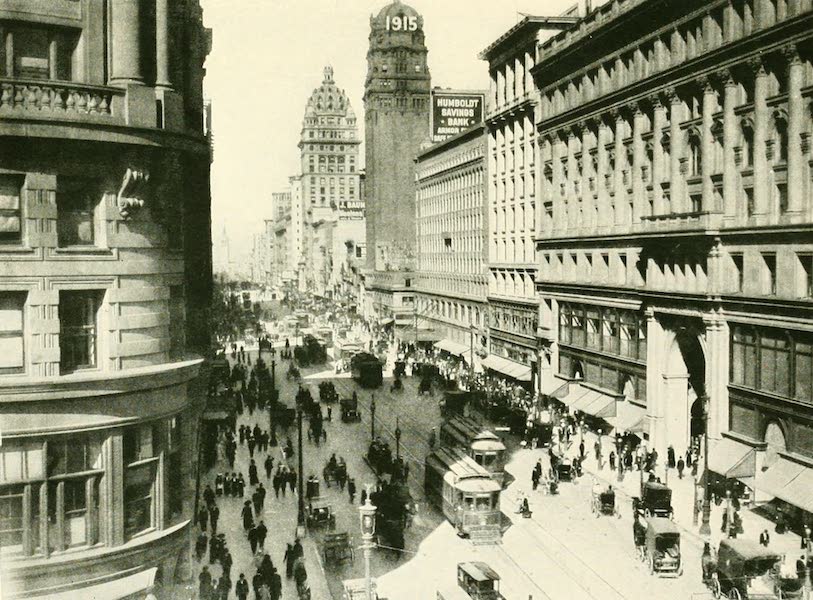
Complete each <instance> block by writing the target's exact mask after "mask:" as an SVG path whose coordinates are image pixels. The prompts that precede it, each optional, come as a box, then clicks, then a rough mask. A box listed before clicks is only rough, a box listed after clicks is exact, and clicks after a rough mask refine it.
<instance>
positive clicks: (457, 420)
mask: <svg viewBox="0 0 813 600" xmlns="http://www.w3.org/2000/svg"><path fill="white" fill-rule="evenodd" d="M440 445H441V446H446V447H450V448H458V449H460V450H463V451H464V452H466V454H468V455H469V456H471V457H472V458H473V459H474V462H476V463H477V464H479V465H481V466H482V467H483V468H485V470H486V471H488V472H489V473H490V474H491V478H492V479H493V480H494V481H496V482H497V483H499V484H500V486H503V485H504V482H505V444H503V443H502V440H500V438H499V437H498V436H497V435H496V434H494V433H492V432H491V431H489V430H487V429H484V428H483V426H482V425H480V424H479V423H478V422H477V421H475V420H474V419H472V418H469V417H462V416H456V417H452V418H451V419H448V420H447V421H445V422H444V423H443V425H441V427H440Z"/></svg>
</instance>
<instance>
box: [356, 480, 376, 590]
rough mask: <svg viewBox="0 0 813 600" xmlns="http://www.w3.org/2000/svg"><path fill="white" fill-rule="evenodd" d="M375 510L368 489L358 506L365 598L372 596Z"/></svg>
mask: <svg viewBox="0 0 813 600" xmlns="http://www.w3.org/2000/svg"><path fill="white" fill-rule="evenodd" d="M375 511H376V507H375V506H373V503H372V502H370V495H369V490H368V494H367V501H366V503H365V504H363V505H362V506H359V520H360V522H361V540H362V545H361V548H362V550H364V588H365V593H366V596H365V597H366V600H375V599H374V598H373V582H372V579H371V577H370V555H371V554H372V551H373V548H375Z"/></svg>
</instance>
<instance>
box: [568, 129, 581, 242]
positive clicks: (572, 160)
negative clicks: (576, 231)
mask: <svg viewBox="0 0 813 600" xmlns="http://www.w3.org/2000/svg"><path fill="white" fill-rule="evenodd" d="M577 172H578V165H577V164H576V134H575V133H574V132H573V130H572V129H571V130H569V131H568V132H567V179H566V180H565V190H566V194H565V202H566V203H567V228H568V230H571V229H573V228H574V227H578V224H579V223H578V222H579V199H578V198H576V194H575V190H574V187H575V185H574V182H575V181H576V173H577Z"/></svg>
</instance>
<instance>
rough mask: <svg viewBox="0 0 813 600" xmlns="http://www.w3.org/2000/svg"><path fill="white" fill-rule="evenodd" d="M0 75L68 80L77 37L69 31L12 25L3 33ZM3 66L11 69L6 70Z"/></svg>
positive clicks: (70, 74)
mask: <svg viewBox="0 0 813 600" xmlns="http://www.w3.org/2000/svg"><path fill="white" fill-rule="evenodd" d="M5 33H6V35H7V38H6V40H4V46H5V50H6V51H7V52H10V54H11V55H10V56H5V57H4V58H5V60H3V61H0V75H2V76H6V77H17V78H20V79H55V80H63V81H70V80H71V79H72V75H73V73H72V62H73V51H74V49H75V48H76V41H77V39H78V36H77V35H76V34H75V33H73V32H72V31H70V30H67V29H65V30H60V29H56V28H47V27H36V26H28V25H26V26H12V27H10V28H9V29H8V30H7V31H6V32H5ZM7 65H8V66H10V67H11V69H12V72H11V73H9V72H7Z"/></svg>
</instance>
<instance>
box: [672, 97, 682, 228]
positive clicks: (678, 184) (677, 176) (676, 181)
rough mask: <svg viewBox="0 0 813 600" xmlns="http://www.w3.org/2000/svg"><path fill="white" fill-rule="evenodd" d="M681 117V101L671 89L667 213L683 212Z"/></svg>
mask: <svg viewBox="0 0 813 600" xmlns="http://www.w3.org/2000/svg"><path fill="white" fill-rule="evenodd" d="M682 115H683V101H682V100H681V99H680V96H678V94H677V92H676V91H675V90H674V89H673V90H670V92H669V127H670V129H669V139H670V142H669V159H670V160H669V163H670V164H669V171H670V172H669V176H670V181H669V195H670V196H671V209H670V211H669V212H672V213H681V212H684V206H685V204H686V203H685V202H684V199H683V174H682V173H681V172H680V158H681V156H682V154H683V132H682V131H681V129H680V123H681V121H682V118H681V117H682Z"/></svg>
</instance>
